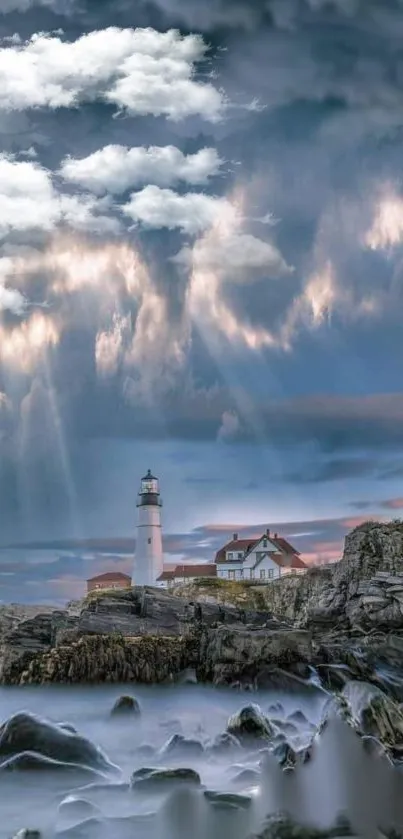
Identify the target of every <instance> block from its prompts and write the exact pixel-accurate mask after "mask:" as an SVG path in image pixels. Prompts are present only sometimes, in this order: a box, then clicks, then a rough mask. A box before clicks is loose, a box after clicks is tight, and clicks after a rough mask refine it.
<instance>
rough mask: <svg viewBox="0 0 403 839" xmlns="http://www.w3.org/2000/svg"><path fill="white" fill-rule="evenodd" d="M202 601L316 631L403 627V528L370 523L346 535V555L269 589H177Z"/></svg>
mask: <svg viewBox="0 0 403 839" xmlns="http://www.w3.org/2000/svg"><path fill="white" fill-rule="evenodd" d="M176 594H178V595H180V596H182V597H186V598H188V597H195V598H196V599H197V600H199V601H200V602H206V603H208V602H221V603H222V604H225V605H229V604H231V603H232V602H234V600H235V601H236V602H237V603H238V605H240V604H241V603H243V604H244V606H249V607H251V606H253V604H256V602H259V603H260V608H261V609H266V610H268V611H270V612H271V613H272V614H273V615H276V616H279V617H282V618H284V619H286V620H289V621H291V622H292V623H293V624H294V625H295V626H298V627H310V628H311V629H315V628H320V629H321V630H322V629H323V628H324V627H326V626H332V625H333V626H335V625H339V626H340V625H342V626H344V627H346V628H348V627H350V628H351V627H354V626H361V627H362V628H363V629H364V630H370V629H372V628H376V629H380V630H381V629H383V630H388V629H398V628H399V627H401V628H402V629H403V524H402V523H400V522H391V523H389V524H379V523H375V522H367V523H365V524H363V525H361V526H360V527H357V528H355V529H354V530H353V531H352V532H351V533H349V534H348V536H346V539H345V547H344V553H343V557H342V559H341V560H340V562H338V563H336V564H335V565H331V566H320V567H315V568H311V569H310V570H309V571H308V573H307V574H305V575H304V576H287V577H284V578H282V579H280V580H276V581H274V582H273V583H271V584H270V585H267V586H264V587H263V586H255V587H254V586H253V585H250V584H249V583H244V584H238V583H236V584H234V583H227V582H222V581H220V580H214V579H212V580H208V581H200V583H199V584H198V583H196V584H192V585H190V586H182V587H178V588H177V589H176Z"/></svg>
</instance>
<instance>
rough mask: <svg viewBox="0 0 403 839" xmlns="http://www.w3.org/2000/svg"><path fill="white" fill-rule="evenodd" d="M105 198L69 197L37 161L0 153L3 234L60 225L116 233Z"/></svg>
mask: <svg viewBox="0 0 403 839" xmlns="http://www.w3.org/2000/svg"><path fill="white" fill-rule="evenodd" d="M107 209H108V205H107V201H106V200H105V199H101V200H98V199H96V198H95V197H94V196H89V195H85V194H81V195H65V194H62V193H59V192H58V191H57V189H56V188H55V186H54V184H53V180H52V176H51V174H50V172H48V171H47V170H46V169H44V168H43V167H42V166H40V164H39V163H37V162H34V161H22V160H16V159H15V157H13V156H12V155H6V154H0V234H1V235H3V236H4V235H6V234H7V233H9V232H11V231H28V230H42V231H45V232H48V233H49V232H51V231H53V230H54V229H55V228H56V227H57V226H58V225H59V224H65V225H68V226H69V227H72V228H74V229H76V230H83V231H94V232H104V233H106V232H107V233H113V232H117V231H118V230H119V223H118V221H117V220H116V219H115V218H113V216H110V215H106V214H105V213H104V211H105V210H107Z"/></svg>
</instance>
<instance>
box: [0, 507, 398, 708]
mask: <svg viewBox="0 0 403 839" xmlns="http://www.w3.org/2000/svg"><path fill="white" fill-rule="evenodd" d="M73 606H74V608H73V607H72V608H71V609H70V608H66V610H64V611H63V610H58V609H53V610H52V609H49V610H47V611H43V612H41V611H40V612H35V611H31V612H29V613H28V617H26V613H24V610H23V608H22V607H21V609H20V610H19V609H18V608H17V607H16V606H14V607H12V610H11V612H10V613H9V614H8V616H5V617H4V615H5V614H6V613H5V612H3V620H1V612H0V683H1V684H37V683H39V684H41V683H51V682H62V683H75V682H83V683H100V682H115V683H117V682H121V683H124V682H127V683H129V682H143V683H146V684H151V683H163V682H167V681H176V680H178V681H180V680H181V679H183V674H184V673H189V672H192V673H194V674H195V680H197V681H199V682H210V683H212V684H215V685H230V686H239V687H248V688H251V689H256V688H261V687H270V686H273V687H283V688H286V689H292V688H294V689H296V690H302V689H306V690H318V689H320V688H321V687H322V688H323V689H325V690H328V689H330V690H334V689H335V690H342V689H343V686H344V684H346V683H348V682H349V681H350V680H351V679H359V680H364V681H367V682H371V683H372V684H374V685H376V686H378V687H380V688H382V689H384V690H386V691H387V692H390V694H391V696H392V697H393V698H394V699H396V700H398V701H402V700H403V684H402V681H403V680H402V678H401V676H400V675H399V673H401V671H402V670H403V524H400V523H399V522H392V523H390V524H377V523H374V522H371V523H367V524H366V525H362V526H360V527H358V528H356V529H355V530H353V531H352V532H351V533H350V534H349V535H348V536H347V537H346V540H345V550H344V555H343V558H342V559H341V560H340V562H339V563H337V564H336V565H334V566H331V567H329V566H328V567H316V568H312V569H310V570H309V571H308V572H307V574H305V575H303V576H288V577H285V578H282V579H280V580H278V581H274V582H272V583H270V585H267V586H253V585H249V584H248V585H247V584H246V583H245V584H243V583H237V584H234V583H232V582H230V583H228V584H227V583H225V582H223V581H222V580H217V579H214V578H211V579H209V580H205V581H199V583H198V584H196V583H195V584H192V585H187V586H182V587H180V588H178V589H177V590H175V591H174V592H171V591H164V590H161V589H156V588H139V587H135V588H133V589H129V590H125V591H105V592H98V593H96V595H93V596H92V595H91V596H88V597H87V598H85V599H84V600H83V601H82V603H81V608H79V605H78V604H77V603H75V604H73ZM10 608H11V607H10ZM316 668H317V669H316Z"/></svg>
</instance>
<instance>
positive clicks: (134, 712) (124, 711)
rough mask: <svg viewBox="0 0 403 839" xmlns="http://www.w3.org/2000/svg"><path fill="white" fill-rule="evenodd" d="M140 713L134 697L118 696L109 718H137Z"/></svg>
mask: <svg viewBox="0 0 403 839" xmlns="http://www.w3.org/2000/svg"><path fill="white" fill-rule="evenodd" d="M140 713H141V711H140V705H139V703H138V702H137V699H135V698H134V696H119V698H118V699H117V700H116V702H115V704H114V706H113V708H112V710H111V717H128V716H132V717H138V716H139V715H140Z"/></svg>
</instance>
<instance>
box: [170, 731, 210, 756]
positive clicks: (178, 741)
mask: <svg viewBox="0 0 403 839" xmlns="http://www.w3.org/2000/svg"><path fill="white" fill-rule="evenodd" d="M203 754H204V748H203V746H202V744H201V743H200V742H199V741H198V740H191V739H187V738H186V737H184V736H183V735H182V734H173V735H172V737H170V738H169V740H168V742H167V743H165V746H163V747H162V749H161V751H160V756H161V757H162V758H164V757H178V758H180V757H193V758H197V757H201V756H202V755H203Z"/></svg>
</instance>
